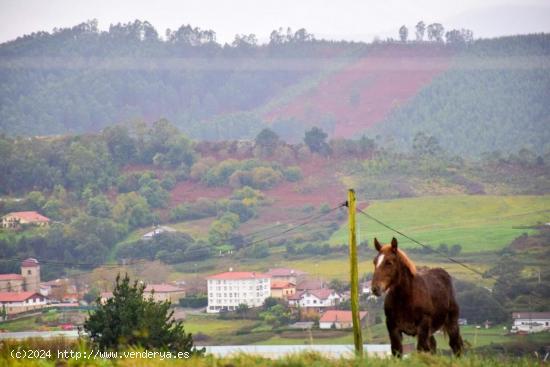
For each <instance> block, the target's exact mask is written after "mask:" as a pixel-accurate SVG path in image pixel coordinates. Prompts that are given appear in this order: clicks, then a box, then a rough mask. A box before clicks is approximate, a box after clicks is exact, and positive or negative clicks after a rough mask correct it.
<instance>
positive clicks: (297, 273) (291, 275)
mask: <svg viewBox="0 0 550 367" xmlns="http://www.w3.org/2000/svg"><path fill="white" fill-rule="evenodd" d="M266 274H267V275H269V276H270V277H271V280H273V281H276V280H278V281H283V282H289V283H292V284H297V283H298V282H300V281H303V280H304V277H305V276H306V275H307V273H305V272H303V271H301V270H296V269H287V268H273V269H269V270H268V271H267V272H266Z"/></svg>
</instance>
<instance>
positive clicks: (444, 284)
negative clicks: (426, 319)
mask: <svg viewBox="0 0 550 367" xmlns="http://www.w3.org/2000/svg"><path fill="white" fill-rule="evenodd" d="M420 276H421V277H422V278H423V279H424V281H425V284H426V287H427V288H428V291H429V293H430V296H431V299H432V303H433V305H434V306H435V307H436V308H437V309H439V310H441V309H449V308H455V307H457V303H456V300H455V295H454V289H453V281H452V278H451V276H450V275H449V273H447V271H445V270H444V269H441V268H431V269H426V270H424V271H421V273H420Z"/></svg>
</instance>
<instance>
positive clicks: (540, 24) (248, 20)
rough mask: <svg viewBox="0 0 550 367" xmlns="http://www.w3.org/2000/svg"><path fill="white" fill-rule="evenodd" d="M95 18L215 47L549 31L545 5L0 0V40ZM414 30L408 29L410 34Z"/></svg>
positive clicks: (442, 0)
mask: <svg viewBox="0 0 550 367" xmlns="http://www.w3.org/2000/svg"><path fill="white" fill-rule="evenodd" d="M89 19H97V20H98V22H99V27H100V28H101V29H108V27H109V24H111V23H118V22H128V21H133V20H135V19H140V20H148V21H149V22H151V23H152V24H153V26H155V28H156V29H157V31H158V32H159V34H161V35H164V31H165V30H166V28H171V29H175V28H178V27H179V26H180V25H182V24H191V25H193V26H197V27H200V28H202V29H212V30H214V31H215V32H216V34H217V39H218V41H219V42H221V43H224V42H231V41H232V40H233V38H234V36H235V34H237V33H238V34H244V33H246V34H249V33H254V34H256V35H257V37H258V38H259V39H260V40H261V41H265V40H267V39H268V37H269V33H270V32H271V31H272V30H273V29H276V28H278V27H287V26H290V27H292V28H293V29H297V28H302V27H304V28H306V29H307V30H308V31H309V32H310V33H313V34H314V35H315V36H316V37H317V38H327V39H347V40H364V41H371V40H372V38H373V37H374V36H379V37H382V38H385V37H388V36H392V37H395V38H397V29H398V28H399V27H400V26H401V25H402V24H406V25H407V26H410V27H412V26H414V24H416V22H417V21H418V20H420V19H422V20H424V22H425V23H426V24H429V23H431V22H440V23H442V24H443V25H444V26H445V28H447V29H449V28H462V27H464V28H469V29H472V30H473V31H474V35H475V37H493V36H499V35H509V34H518V33H521V34H525V33H534V32H550V0H483V1H479V0H459V1H457V0H452V1H448V0H383V1H380V0H376V1H374V0H337V1H333V0H330V1H329V0H326V1H325V0H276V1H272V0H225V1H222V0H179V1H178V0H156V1H151V0H147V1H141V0H118V1H117V0H89V1H81V0H0V42H5V41H9V40H12V39H15V38H17V37H18V36H21V35H24V34H28V33H32V32H36V31H51V30H52V29H53V28H54V27H69V26H73V25H75V24H78V23H81V22H83V21H86V20H89ZM410 33H413V32H410Z"/></svg>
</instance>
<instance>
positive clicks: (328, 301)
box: [288, 288, 344, 312]
mask: <svg viewBox="0 0 550 367" xmlns="http://www.w3.org/2000/svg"><path fill="white" fill-rule="evenodd" d="M343 299H344V298H343V297H342V295H341V294H338V293H337V292H336V291H334V290H332V289H329V288H321V289H314V290H308V291H301V292H296V293H295V294H294V295H292V296H290V297H288V304H289V306H294V307H300V308H302V309H303V310H305V311H309V310H311V311H316V312H322V311H324V310H327V309H330V308H332V307H334V306H336V305H338V304H339V303H340V302H341V301H343Z"/></svg>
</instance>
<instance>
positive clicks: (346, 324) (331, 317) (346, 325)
mask: <svg viewBox="0 0 550 367" xmlns="http://www.w3.org/2000/svg"><path fill="white" fill-rule="evenodd" d="M359 320H360V323H361V326H365V325H366V322H367V312H366V311H364V312H359ZM352 327H353V318H352V313H351V311H339V310H328V311H327V312H325V313H324V314H323V316H321V318H320V319H319V329H331V328H335V329H350V328H352Z"/></svg>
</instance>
